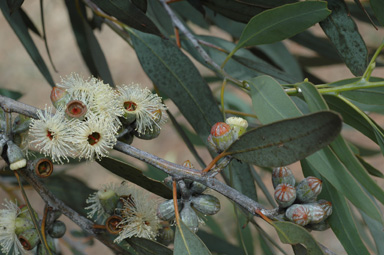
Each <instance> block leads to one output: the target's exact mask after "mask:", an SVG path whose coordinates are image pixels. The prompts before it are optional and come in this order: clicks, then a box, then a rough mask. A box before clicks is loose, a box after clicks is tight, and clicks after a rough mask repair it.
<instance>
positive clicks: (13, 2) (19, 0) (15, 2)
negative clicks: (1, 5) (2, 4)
mask: <svg viewBox="0 0 384 255" xmlns="http://www.w3.org/2000/svg"><path fill="white" fill-rule="evenodd" d="M23 3H24V0H7V4H8V7H9V10H10V14H12V13H13V12H14V11H16V10H19V9H20V7H21V5H22V4H23Z"/></svg>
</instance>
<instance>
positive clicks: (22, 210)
mask: <svg viewBox="0 0 384 255" xmlns="http://www.w3.org/2000/svg"><path fill="white" fill-rule="evenodd" d="M19 208H20V214H19V216H17V217H18V218H27V219H29V220H32V218H31V214H30V213H29V210H28V206H27V205H20V206H19ZM33 214H34V217H35V219H39V215H38V214H37V212H36V211H34V210H33Z"/></svg>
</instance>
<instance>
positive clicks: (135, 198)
mask: <svg viewBox="0 0 384 255" xmlns="http://www.w3.org/2000/svg"><path fill="white" fill-rule="evenodd" d="M114 197H116V198H118V200H115V199H114ZM118 201H119V202H118ZM86 202H87V204H90V205H89V206H88V207H86V208H85V209H87V210H90V211H89V212H88V218H92V217H96V218H97V219H99V218H101V219H102V220H103V222H104V221H105V219H107V218H108V217H109V216H112V214H117V215H119V217H121V218H122V220H121V221H120V223H119V224H118V225H117V227H118V228H119V229H120V232H119V235H118V237H117V238H116V239H115V242H117V243H120V242H121V241H122V240H124V239H126V238H130V237H140V238H147V239H154V238H155V237H156V235H158V231H159V228H160V221H159V219H158V217H157V216H156V208H157V203H158V201H156V199H153V198H151V197H150V196H149V194H148V193H147V192H145V191H144V190H142V189H139V188H137V187H131V186H128V185H127V183H126V182H123V183H122V184H120V185H117V184H113V183H110V184H106V185H104V186H102V187H101V189H100V190H99V191H97V192H95V193H93V194H92V195H90V196H89V198H88V199H87V201H86ZM118 203H120V206H118ZM107 204H109V205H111V204H113V206H112V207H113V210H112V212H107V209H106V205H107ZM108 207H110V206H108Z"/></svg>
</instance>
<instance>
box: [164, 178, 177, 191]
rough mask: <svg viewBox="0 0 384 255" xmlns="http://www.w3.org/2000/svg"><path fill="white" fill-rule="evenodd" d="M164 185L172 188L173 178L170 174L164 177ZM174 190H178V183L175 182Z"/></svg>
mask: <svg viewBox="0 0 384 255" xmlns="http://www.w3.org/2000/svg"><path fill="white" fill-rule="evenodd" d="M164 183H165V185H167V187H168V188H170V189H173V179H172V177H171V176H168V177H166V178H165V179H164ZM176 190H177V191H178V192H179V190H180V187H179V184H178V183H177V182H176Z"/></svg>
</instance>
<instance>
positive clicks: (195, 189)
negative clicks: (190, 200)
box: [190, 181, 207, 194]
mask: <svg viewBox="0 0 384 255" xmlns="http://www.w3.org/2000/svg"><path fill="white" fill-rule="evenodd" d="M206 189H207V186H205V185H204V184H201V183H200V182H197V181H194V182H192V184H191V189H190V190H191V192H192V194H201V193H203V192H204V191H205V190H206Z"/></svg>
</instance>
